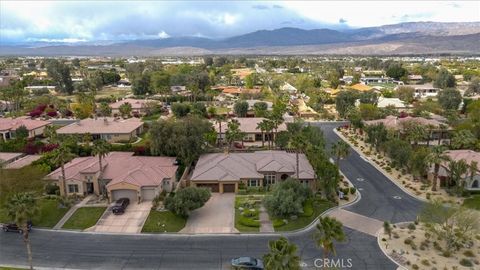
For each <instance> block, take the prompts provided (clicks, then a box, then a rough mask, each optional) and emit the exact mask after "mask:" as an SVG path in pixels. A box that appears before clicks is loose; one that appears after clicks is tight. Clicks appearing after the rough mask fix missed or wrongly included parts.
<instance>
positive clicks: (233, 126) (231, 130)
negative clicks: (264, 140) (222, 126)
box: [225, 119, 245, 147]
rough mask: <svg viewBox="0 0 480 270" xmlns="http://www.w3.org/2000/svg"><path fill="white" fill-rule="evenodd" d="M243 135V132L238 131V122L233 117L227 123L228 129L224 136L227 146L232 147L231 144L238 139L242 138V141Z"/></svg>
mask: <svg viewBox="0 0 480 270" xmlns="http://www.w3.org/2000/svg"><path fill="white" fill-rule="evenodd" d="M244 136H245V134H244V133H243V132H241V131H240V123H239V122H238V121H237V120H236V119H233V120H232V121H230V122H229V123H228V129H227V131H226V132H225V138H226V140H227V142H228V145H229V147H232V144H233V143H234V142H235V141H238V140H242V143H243V137H244Z"/></svg>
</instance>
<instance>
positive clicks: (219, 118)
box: [215, 114, 226, 145]
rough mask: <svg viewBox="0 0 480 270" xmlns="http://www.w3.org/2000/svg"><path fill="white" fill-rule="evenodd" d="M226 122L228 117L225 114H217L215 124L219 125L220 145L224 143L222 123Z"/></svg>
mask: <svg viewBox="0 0 480 270" xmlns="http://www.w3.org/2000/svg"><path fill="white" fill-rule="evenodd" d="M225 120H226V117H225V115H223V114H215V122H217V124H218V135H219V138H218V143H219V145H220V144H221V142H222V143H223V141H222V140H223V139H224V138H222V122H224V121H225Z"/></svg>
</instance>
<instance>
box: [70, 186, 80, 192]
mask: <svg viewBox="0 0 480 270" xmlns="http://www.w3.org/2000/svg"><path fill="white" fill-rule="evenodd" d="M68 193H78V185H68Z"/></svg>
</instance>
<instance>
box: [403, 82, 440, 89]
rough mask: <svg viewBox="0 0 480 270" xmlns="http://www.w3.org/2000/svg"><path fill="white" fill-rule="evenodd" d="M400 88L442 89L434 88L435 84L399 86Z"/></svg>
mask: <svg viewBox="0 0 480 270" xmlns="http://www.w3.org/2000/svg"><path fill="white" fill-rule="evenodd" d="M398 87H412V88H414V89H415V90H423V89H440V88H437V87H434V86H433V84H431V83H425V84H406V85H399V86H398Z"/></svg>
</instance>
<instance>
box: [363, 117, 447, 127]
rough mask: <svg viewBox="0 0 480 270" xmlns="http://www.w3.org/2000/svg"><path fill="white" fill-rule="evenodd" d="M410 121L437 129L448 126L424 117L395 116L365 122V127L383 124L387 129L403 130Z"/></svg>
mask: <svg viewBox="0 0 480 270" xmlns="http://www.w3.org/2000/svg"><path fill="white" fill-rule="evenodd" d="M409 121H414V122H416V123H418V124H420V125H423V126H433V127H436V128H438V127H440V125H445V126H446V124H444V123H442V122H440V121H438V120H434V119H427V118H423V117H411V116H407V117H403V118H400V117H397V116H394V115H389V116H387V117H386V118H384V119H377V120H370V121H365V125H377V124H380V123H383V125H385V127H387V128H391V129H402V125H403V124H404V123H406V122H409Z"/></svg>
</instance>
